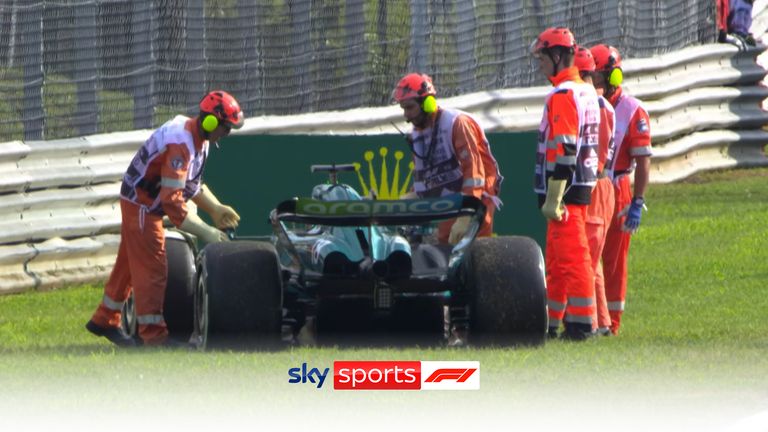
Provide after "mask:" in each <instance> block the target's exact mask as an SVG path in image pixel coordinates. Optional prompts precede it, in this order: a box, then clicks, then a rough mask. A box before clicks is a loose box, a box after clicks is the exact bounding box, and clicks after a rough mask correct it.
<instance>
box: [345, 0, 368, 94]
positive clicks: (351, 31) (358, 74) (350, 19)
mask: <svg viewBox="0 0 768 432" xmlns="http://www.w3.org/2000/svg"><path fill="white" fill-rule="evenodd" d="M363 8H364V1H363V0H348V1H347V7H346V11H345V12H346V15H345V17H344V22H345V25H346V40H347V47H349V50H348V51H347V55H346V56H345V57H346V60H347V61H346V63H347V64H346V72H345V74H346V76H347V77H348V78H349V79H346V80H344V82H345V83H347V86H346V87H345V88H344V101H345V104H346V105H347V106H346V108H351V107H354V106H358V105H359V103H360V102H359V101H362V100H364V99H365V97H366V94H365V92H364V90H362V89H364V88H367V86H364V85H363V84H364V83H363V81H367V80H369V79H370V78H368V77H366V76H365V75H364V73H363V71H364V69H363V66H364V65H365V64H366V63H367V62H368V61H367V60H368V50H367V49H366V41H365V11H364V9H363ZM357 81H360V82H359V84H360V85H349V84H351V83H353V82H357ZM356 84H357V83H356ZM352 101H358V102H352Z"/></svg>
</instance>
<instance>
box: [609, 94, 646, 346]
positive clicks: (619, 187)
mask: <svg viewBox="0 0 768 432" xmlns="http://www.w3.org/2000/svg"><path fill="white" fill-rule="evenodd" d="M610 102H611V104H612V105H613V107H614V110H615V111H616V131H615V134H614V140H615V141H614V145H615V149H614V152H613V155H612V157H611V158H609V160H608V162H607V163H606V168H605V170H606V173H607V174H608V175H609V177H610V178H612V180H613V185H614V194H615V205H614V215H613V217H612V218H611V225H610V227H609V228H608V233H607V235H606V238H605V247H604V249H603V273H604V275H605V296H606V300H607V301H608V312H609V313H610V315H611V332H612V333H613V334H618V332H619V326H620V325H621V315H622V313H623V312H624V303H625V299H626V295H627V257H628V255H629V243H630V239H631V234H630V233H628V232H625V231H623V230H622V229H621V227H622V225H624V219H625V218H624V217H623V216H622V217H618V213H619V212H621V210H622V209H624V208H625V207H626V206H627V205H629V204H630V202H631V201H632V189H631V185H630V179H629V175H630V174H631V173H632V171H633V169H634V160H633V158H635V157H637V156H650V155H651V128H650V124H651V123H650V118H649V117H648V112H647V111H646V110H645V109H644V108H643V106H642V103H641V102H640V101H639V100H638V99H637V98H634V97H632V96H629V95H625V94H624V93H623V91H622V89H621V87H619V88H617V89H616V91H615V93H614V94H613V95H611V98H610Z"/></svg>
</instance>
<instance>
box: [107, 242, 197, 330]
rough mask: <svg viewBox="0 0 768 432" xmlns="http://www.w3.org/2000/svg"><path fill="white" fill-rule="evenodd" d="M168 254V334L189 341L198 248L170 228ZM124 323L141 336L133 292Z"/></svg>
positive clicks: (165, 308)
mask: <svg viewBox="0 0 768 432" xmlns="http://www.w3.org/2000/svg"><path fill="white" fill-rule="evenodd" d="M165 256H166V259H167V261H168V280H167V282H166V286H165V300H164V301H163V318H164V319H165V324H166V325H167V326H168V336H169V337H171V338H173V339H175V340H178V341H181V342H187V341H188V340H189V336H190V335H191V334H192V329H193V324H194V293H195V279H196V278H195V273H196V270H195V252H194V249H193V247H192V246H191V244H190V242H189V240H188V239H187V238H186V237H184V236H183V235H182V234H180V233H178V232H176V231H166V232H165ZM122 326H123V329H124V330H125V332H126V333H127V334H128V335H130V336H132V337H133V338H135V339H137V340H139V335H138V326H137V323H136V306H135V299H134V293H133V292H131V294H130V295H129V296H128V299H127V300H126V301H125V303H124V304H123V310H122Z"/></svg>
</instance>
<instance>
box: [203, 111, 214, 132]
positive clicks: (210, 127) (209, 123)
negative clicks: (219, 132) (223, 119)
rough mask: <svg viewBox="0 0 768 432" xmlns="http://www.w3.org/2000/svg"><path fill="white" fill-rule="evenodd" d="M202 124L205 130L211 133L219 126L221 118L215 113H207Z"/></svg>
mask: <svg viewBox="0 0 768 432" xmlns="http://www.w3.org/2000/svg"><path fill="white" fill-rule="evenodd" d="M200 125H201V126H202V127H203V130H204V131H206V132H208V133H211V132H213V131H215V130H216V128H217V127H219V119H217V118H216V116H215V115H213V114H206V115H205V117H203V121H202V122H201V123H200Z"/></svg>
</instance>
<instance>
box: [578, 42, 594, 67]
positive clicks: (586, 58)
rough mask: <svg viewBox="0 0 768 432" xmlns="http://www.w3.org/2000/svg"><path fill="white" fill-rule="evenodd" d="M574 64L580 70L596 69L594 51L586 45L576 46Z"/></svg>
mask: <svg viewBox="0 0 768 432" xmlns="http://www.w3.org/2000/svg"><path fill="white" fill-rule="evenodd" d="M574 58H575V60H574V65H575V66H576V67H577V68H578V69H579V72H594V71H595V58H594V57H592V52H591V51H590V50H588V49H586V48H584V47H581V46H580V47H576V55H575V57H574Z"/></svg>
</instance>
